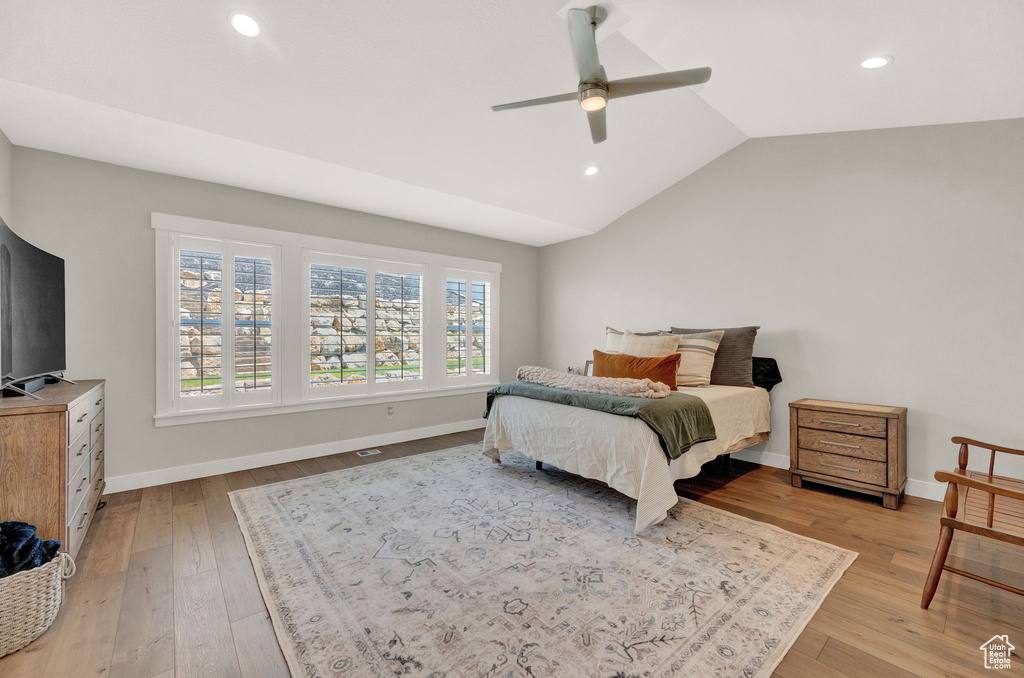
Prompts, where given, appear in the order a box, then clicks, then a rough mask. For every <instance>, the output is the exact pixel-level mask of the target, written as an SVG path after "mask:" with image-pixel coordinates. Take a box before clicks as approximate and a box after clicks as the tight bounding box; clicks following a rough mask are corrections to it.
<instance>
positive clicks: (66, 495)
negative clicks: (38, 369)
mask: <svg viewBox="0 0 1024 678" xmlns="http://www.w3.org/2000/svg"><path fill="white" fill-rule="evenodd" d="M36 395H38V396H40V397H42V400H34V399H32V398H28V397H26V396H20V397H15V398H0V521H3V520H20V521H22V522H25V523H30V524H32V525H35V526H36V528H37V530H38V534H39V536H40V537H41V538H42V539H59V540H61V542H63V547H62V550H65V551H67V552H68V553H70V554H71V556H72V557H74V556H76V555H78V549H79V547H81V545H82V540H83V539H84V538H85V533H86V532H87V531H88V530H89V524H90V523H91V522H92V516H93V513H94V511H95V509H96V504H97V503H98V502H99V498H100V495H102V494H103V488H104V482H103V478H104V475H103V461H104V459H103V457H104V453H103V405H104V401H103V380H100V379H93V380H89V381H80V382H78V384H65V383H60V384H47V385H46V387H45V388H44V389H43V390H41V391H38V392H37V393H36Z"/></svg>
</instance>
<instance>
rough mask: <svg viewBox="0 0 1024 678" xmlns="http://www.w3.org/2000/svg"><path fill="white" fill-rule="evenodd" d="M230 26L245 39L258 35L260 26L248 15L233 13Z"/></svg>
mask: <svg viewBox="0 0 1024 678" xmlns="http://www.w3.org/2000/svg"><path fill="white" fill-rule="evenodd" d="M231 26H232V27H233V28H234V29H235V30H236V31H238V32H239V33H241V34H242V35H244V36H245V37H247V38H255V37H256V36H257V35H259V34H260V24H259V22H257V21H256V19H253V18H252V17H251V16H249V15H248V14H242V13H241V12H235V13H234V14H232V15H231Z"/></svg>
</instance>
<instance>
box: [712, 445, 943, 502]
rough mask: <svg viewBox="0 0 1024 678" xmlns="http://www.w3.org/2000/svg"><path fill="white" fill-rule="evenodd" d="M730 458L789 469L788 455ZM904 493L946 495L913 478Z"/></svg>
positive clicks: (746, 452) (745, 454)
mask: <svg viewBox="0 0 1024 678" xmlns="http://www.w3.org/2000/svg"><path fill="white" fill-rule="evenodd" d="M732 457H733V458H734V459H742V460H743V461H751V462H754V463H755V464H761V465H763V466H774V467H776V468H789V455H788V454H779V453H778V452H765V451H759V450H752V449H746V450H740V451H739V452H733V453H732ZM905 491H906V493H907V494H908V495H910V496H911V497H921V498H923V499H934V500H935V501H942V497H943V496H944V495H945V493H946V486H945V485H943V484H942V483H936V482H933V481H929V480H914V479H913V478H910V479H908V480H907V487H906V490H905Z"/></svg>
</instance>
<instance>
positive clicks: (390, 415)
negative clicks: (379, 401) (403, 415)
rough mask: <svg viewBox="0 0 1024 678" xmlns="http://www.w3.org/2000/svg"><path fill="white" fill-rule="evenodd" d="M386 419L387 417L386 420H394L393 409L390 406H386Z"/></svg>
mask: <svg viewBox="0 0 1024 678" xmlns="http://www.w3.org/2000/svg"><path fill="white" fill-rule="evenodd" d="M387 417H388V419H394V418H395V408H394V407H392V406H391V405H388V409H387Z"/></svg>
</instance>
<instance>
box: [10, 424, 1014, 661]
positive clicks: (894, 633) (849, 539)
mask: <svg viewBox="0 0 1024 678" xmlns="http://www.w3.org/2000/svg"><path fill="white" fill-rule="evenodd" d="M481 436H482V432H481V431H471V432H467V433H458V434H452V435H447V436H439V437H437V438H430V439H426V440H419V441H414V442H409V443H401V444H397V445H390V446H387V447H382V448H380V449H381V451H382V454H380V455H375V456H371V457H358V456H356V455H355V454H354V453H346V454H339V455H333V456H330V457H322V458H320V459H310V460H305V461H301V462H295V463H289V464H279V465H276V466H272V467H265V468H261V469H255V470H252V471H239V472H237V473H230V474H226V475H220V476H214V477H211V478H203V479H201V480H190V481H186V482H181V483H174V484H173V485H165V486H161V487H151V488H146V489H144V490H136V491H132V492H123V493H120V494H116V495H111V496H109V497H106V499H107V501H108V503H107V506H106V507H105V508H104V509H102V510H101V511H99V512H98V513H97V514H96V523H95V524H94V527H93V528H92V529H91V530H90V531H89V535H88V537H87V539H86V543H85V544H84V546H83V548H82V552H81V553H80V555H79V559H78V574H77V575H76V576H75V577H74V578H73V579H72V580H71V581H69V582H68V587H67V598H66V602H65V604H64V605H63V607H62V609H61V612H60V614H59V615H58V617H57V620H56V622H55V623H54V625H53V627H51V629H50V630H49V631H47V633H45V634H44V635H43V636H42V637H40V638H39V639H38V640H36V641H35V642H34V643H32V644H31V645H30V646H28V647H27V648H25V649H24V650H21V651H20V652H16V653H14V654H13V655H10V656H8V657H5V658H3V659H0V676H3V677H4V678H37V677H39V676H46V677H47V678H79V677H85V676H104V675H110V676H111V677H112V678H193V677H194V676H202V677H204V678H213V677H217V676H223V677H225V678H257V677H258V678H276V677H284V676H287V675H288V672H287V669H286V667H285V663H284V659H283V657H282V656H281V652H280V650H279V649H278V647H277V642H276V638H275V636H274V632H273V629H272V627H271V624H270V619H269V617H268V615H267V611H266V607H265V606H264V603H263V598H262V596H261V595H260V592H259V588H258V586H257V584H256V578H255V575H254V574H253V570H252V565H251V564H250V562H249V555H248V552H247V551H246V549H245V545H244V543H243V541H242V535H241V532H240V531H239V529H238V524H237V522H236V521H235V516H234V513H233V512H232V510H231V506H230V504H229V503H228V498H227V493H228V492H229V491H230V490H235V489H240V488H243V487H251V486H254V485H263V484H268V483H273V482H277V481H279V480H288V479H291V478H298V477H301V476H305V475H311V474H315V473H323V472H325V471H333V470H337V469H341V468H347V467H350V466H354V465H360V464H366V463H374V462H377V461H382V460H385V459H394V458H396V457H403V456H408V455H412V454H419V453H422V452H429V451H433V450H439V449H444V448H447V447H453V446H456V445H463V444H467V443H472V442H478V441H479V440H480V439H481ZM677 489H678V491H679V494H681V495H682V496H685V497H689V498H691V499H695V500H698V501H701V502H703V503H705V504H707V505H709V506H715V507H717V508H721V509H724V510H726V511H732V512H734V513H737V514H740V515H744V516H747V517H749V518H753V519H755V520H760V521H764V522H768V523H772V524H774V525H778V526H779V527H782V528H784V529H786V530H789V531H791V532H796V533H798V534H803V535H806V536H808V537H813V538H815V539H821V540H823V541H827V542H830V543H833V544H837V545H839V546H843V547H845V548H849V549H852V550H855V551H857V552H859V553H860V556H859V557H858V558H857V561H856V562H855V563H854V564H853V566H852V567H851V568H850V569H849V570H848V571H847V573H846V574H845V575H844V576H843V578H842V580H841V581H840V582H839V583H838V584H837V585H836V587H835V589H834V590H833V592H832V593H831V595H829V596H828V598H827V599H826V600H825V602H824V604H823V605H822V606H821V609H820V610H819V611H818V612H817V614H816V615H815V616H814V618H813V619H812V621H811V623H810V624H809V625H808V626H807V628H806V629H805V630H804V632H803V633H802V634H801V636H800V637H799V639H798V640H797V642H796V644H795V645H794V646H793V648H792V649H791V650H790V652H789V654H788V655H787V656H786V658H785V660H783V662H782V664H780V665H779V667H778V669H777V670H776V672H775V674H774V675H775V676H776V677H778V678H804V677H812V676H813V677H821V678H829V677H833V678H842V677H844V676H845V677H847V678H860V677H862V676H863V677H865V678H866V677H869V676H870V677H872V678H874V677H878V676H920V677H922V678H923V677H930V676H953V677H955V676H972V675H981V674H984V673H986V672H985V670H984V669H983V664H982V656H981V651H980V650H979V647H978V646H979V645H981V643H983V642H984V641H986V640H988V639H989V638H990V637H992V636H993V635H996V634H997V633H998V634H1009V636H1010V641H1011V642H1014V643H1016V644H1017V645H1018V646H1020V647H1024V645H1022V643H1024V598H1022V597H1019V596H1015V595H1013V594H1011V593H1007V592H1004V591H1000V590H998V589H995V588H992V587H988V586H984V585H982V584H979V583H977V582H974V581H971V580H968V579H964V578H962V577H954V576H952V575H949V574H946V575H944V577H943V580H942V582H941V584H940V586H939V591H938V593H937V595H936V597H935V601H934V602H933V603H932V606H931V609H930V610H928V611H924V610H922V609H921V608H920V607H919V603H920V598H921V587H922V584H923V582H924V577H925V573H926V572H927V570H928V565H929V562H930V558H931V554H932V550H933V549H934V547H935V540H936V538H937V536H938V520H937V517H938V512H939V504H938V503H937V502H931V501H926V500H922V499H915V498H912V497H911V498H908V499H907V501H906V503H905V504H904V506H903V508H902V509H901V510H900V511H898V512H897V511H889V510H886V509H883V508H882V507H881V505H880V503H879V502H877V501H872V500H869V499H867V498H864V497H862V496H860V495H854V494H851V493H845V492H843V491H841V490H830V489H827V488H819V487H817V486H808V487H805V488H803V489H797V488H793V487H791V486H790V482H789V474H788V472H786V471H783V470H780V469H775V468H769V467H764V468H762V467H757V466H755V465H753V464H744V463H743V462H733V463H732V465H731V468H730V469H728V470H725V469H723V468H722V466H721V465H719V464H716V463H712V464H709V465H708V466H707V467H706V469H705V471H704V472H703V473H702V474H701V476H699V477H698V478H695V479H692V480H690V481H684V482H680V483H679V484H678V485H677ZM950 553H951V556H950V561H949V562H950V564H953V565H954V566H956V567H963V568H965V569H971V570H973V571H976V572H979V573H982V574H985V575H986V576H992V577H994V578H997V579H1002V580H1004V581H1006V582H1008V583H1011V584H1014V585H1015V586H1024V559H1022V558H1021V553H1020V551H1019V550H1015V549H1013V548H1012V547H1006V546H1001V545H999V544H993V543H992V542H991V541H988V540H985V541H984V542H983V541H982V540H979V539H977V538H974V537H972V536H970V535H968V536H963V535H960V534H959V533H958V534H957V536H956V537H955V538H954V542H953V548H952V550H951V552H950ZM1022 668H1024V659H1021V658H1019V657H1017V655H1016V654H1015V655H1014V671H1011V672H1008V674H1009V675H1013V674H1014V673H1016V672H1019V671H1021V669H1022Z"/></svg>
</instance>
